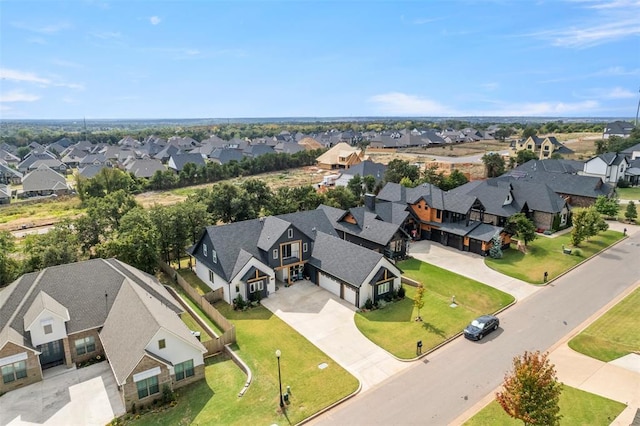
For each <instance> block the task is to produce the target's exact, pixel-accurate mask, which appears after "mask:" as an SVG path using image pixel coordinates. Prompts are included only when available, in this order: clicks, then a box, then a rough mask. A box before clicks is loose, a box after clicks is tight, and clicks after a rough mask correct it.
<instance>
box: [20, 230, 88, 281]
mask: <svg viewBox="0 0 640 426" xmlns="http://www.w3.org/2000/svg"><path fill="white" fill-rule="evenodd" d="M23 251H24V260H23V268H24V271H25V272H31V271H38V270H41V269H44V268H47V267H49V266H56V265H64V264H66V263H73V262H77V261H79V260H81V250H80V244H79V242H78V235H77V231H76V226H75V225H74V224H73V223H72V222H70V221H65V222H61V223H58V224H56V225H55V226H54V227H53V228H51V229H49V232H47V233H45V234H32V235H28V236H27V237H25V242H24V247H23Z"/></svg>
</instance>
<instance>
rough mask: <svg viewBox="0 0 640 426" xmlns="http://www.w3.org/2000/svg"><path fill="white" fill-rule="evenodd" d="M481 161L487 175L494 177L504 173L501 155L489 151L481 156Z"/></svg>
mask: <svg viewBox="0 0 640 426" xmlns="http://www.w3.org/2000/svg"><path fill="white" fill-rule="evenodd" d="M482 162H483V163H484V166H485V168H486V170H487V177H490V178H492V177H496V176H500V175H501V174H503V173H504V169H505V163H504V158H502V155H500V154H498V153H497V152H490V153H488V154H485V155H483V156H482Z"/></svg>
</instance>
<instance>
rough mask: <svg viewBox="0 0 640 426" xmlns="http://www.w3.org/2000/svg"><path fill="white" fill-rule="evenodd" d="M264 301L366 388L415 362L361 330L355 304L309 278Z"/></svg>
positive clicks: (363, 388)
mask: <svg viewBox="0 0 640 426" xmlns="http://www.w3.org/2000/svg"><path fill="white" fill-rule="evenodd" d="M261 303H262V304H263V305H264V306H265V307H267V309H269V310H270V311H271V312H273V313H274V314H276V315H277V316H278V317H280V318H281V319H282V320H283V321H284V322H286V323H287V324H289V325H290V326H291V327H293V328H294V329H295V330H296V331H297V332H298V333H300V334H302V335H303V336H304V337H305V338H306V339H307V340H309V341H310V342H311V343H313V344H314V345H316V346H317V347H318V348H320V350H322V351H323V352H324V353H326V354H327V355H328V356H330V357H331V358H332V359H333V360H334V361H336V362H337V363H338V364H340V365H341V366H342V367H343V368H344V369H346V370H347V371H348V372H349V373H351V374H353V375H354V376H355V377H356V378H358V380H360V383H361V385H362V390H363V391H365V390H367V389H370V388H372V387H373V386H375V385H377V384H378V383H381V382H383V381H384V380H386V379H387V378H389V377H391V376H393V375H394V374H396V373H398V372H399V371H402V370H404V369H405V368H407V367H409V366H410V365H411V363H408V362H402V361H398V360H397V359H396V358H394V357H393V356H391V355H390V354H389V353H388V352H386V351H385V350H383V349H381V348H380V347H378V346H377V345H375V344H373V343H372V342H371V341H370V340H369V339H367V338H366V337H365V336H364V335H363V334H362V333H360V331H359V330H358V328H357V327H356V325H355V322H354V320H353V316H354V314H355V310H356V309H355V307H354V306H351V305H350V304H348V303H346V302H345V301H343V300H341V299H340V298H338V297H336V296H334V295H333V294H331V293H329V292H328V291H327V290H324V289H322V288H320V287H318V286H316V285H314V284H313V283H311V282H309V281H298V282H296V283H295V284H294V285H292V286H290V287H280V289H279V290H278V291H276V292H275V293H271V294H270V295H269V297H268V298H267V299H263V300H262V302H261Z"/></svg>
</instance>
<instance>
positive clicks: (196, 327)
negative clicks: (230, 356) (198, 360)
mask: <svg viewBox="0 0 640 426" xmlns="http://www.w3.org/2000/svg"><path fill="white" fill-rule="evenodd" d="M180 318H181V319H182V322H183V323H185V324H186V325H187V327H189V330H191V331H199V332H200V340H201V341H202V342H206V341H207V340H211V339H212V337H211V336H210V335H209V333H207V332H206V331H205V330H204V329H203V328H202V327H200V324H198V322H197V321H196V320H195V318H193V316H192V315H191V314H190V313H188V312H185V313H183V314H182V315H180Z"/></svg>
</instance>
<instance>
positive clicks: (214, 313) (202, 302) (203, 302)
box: [158, 261, 236, 356]
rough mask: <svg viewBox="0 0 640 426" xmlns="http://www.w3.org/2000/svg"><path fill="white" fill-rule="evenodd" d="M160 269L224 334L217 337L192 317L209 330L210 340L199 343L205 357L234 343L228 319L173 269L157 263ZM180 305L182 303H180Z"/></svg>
mask: <svg viewBox="0 0 640 426" xmlns="http://www.w3.org/2000/svg"><path fill="white" fill-rule="evenodd" d="M158 263H159V265H160V269H162V270H163V271H164V272H165V273H166V274H167V275H169V276H170V277H171V278H172V279H173V281H174V282H175V283H176V284H178V285H179V286H180V288H181V289H182V290H184V292H185V293H187V295H188V296H189V298H191V300H193V301H194V302H195V304H196V305H198V307H199V308H200V309H202V311H203V312H204V313H205V315H207V316H208V317H209V319H211V320H212V321H213V322H215V323H216V324H217V325H218V327H220V328H221V329H222V330H223V331H224V332H223V333H222V335H221V336H218V335H217V334H216V333H215V331H213V330H211V328H210V327H209V326H208V325H207V324H205V323H204V321H202V320H201V319H200V317H199V316H198V315H193V316H194V319H195V320H196V321H197V322H198V323H199V324H200V326H201V327H202V328H203V329H204V330H210V332H211V337H212V340H207V341H204V342H201V343H202V344H203V345H204V347H205V348H207V356H208V355H212V354H214V353H218V352H221V351H222V350H224V346H225V345H227V344H230V343H235V342H236V327H235V326H234V325H233V324H232V323H231V322H229V320H228V319H226V318H225V317H224V315H222V314H221V313H220V312H219V311H218V310H217V309H216V308H214V307H213V306H212V305H211V303H209V302H208V301H207V298H206V297H205V296H204V295H201V294H200V293H198V292H197V290H196V289H194V288H193V287H191V285H190V284H189V283H188V282H187V281H186V280H185V279H184V278H182V277H181V276H180V274H178V273H177V272H176V271H175V270H174V269H173V268H171V267H170V266H169V265H167V264H166V263H164V262H162V261H159V262H158ZM181 303H182V302H181ZM182 305H183V306H184V307H185V308H186V309H187V310H188V311H191V309H190V307H189V306H188V305H186V304H185V303H182Z"/></svg>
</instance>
